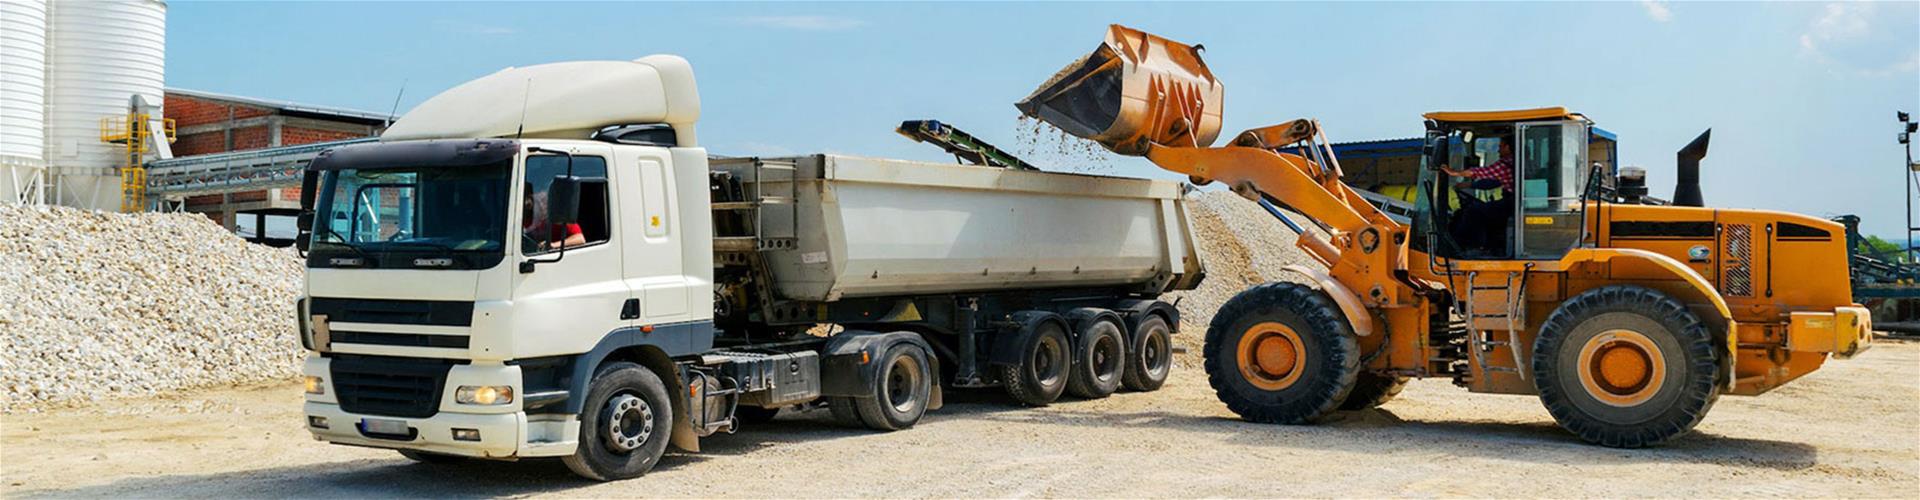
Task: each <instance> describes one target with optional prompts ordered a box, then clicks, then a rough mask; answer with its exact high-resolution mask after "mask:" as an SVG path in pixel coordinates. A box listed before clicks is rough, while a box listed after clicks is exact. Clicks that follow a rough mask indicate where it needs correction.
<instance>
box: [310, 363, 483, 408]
mask: <svg viewBox="0 0 1920 500" xmlns="http://www.w3.org/2000/svg"><path fill="white" fill-rule="evenodd" d="M454 364H456V362H455V361H453V360H445V359H421V358H399V357H388V356H347V355H341V356H336V357H334V358H333V363H332V367H333V390H334V392H335V393H337V394H335V397H336V398H337V399H338V400H339V401H340V409H342V410H346V411H347V412H348V413H359V414H363V415H381V416H388V417H404V418H427V417H431V416H433V415H434V414H435V413H438V412H439V411H440V395H441V391H442V387H445V386H446V382H447V372H448V371H449V370H452V369H453V365H454Z"/></svg>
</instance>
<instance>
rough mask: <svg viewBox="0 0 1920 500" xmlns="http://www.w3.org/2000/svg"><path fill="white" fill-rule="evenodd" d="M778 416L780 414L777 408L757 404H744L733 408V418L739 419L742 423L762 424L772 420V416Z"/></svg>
mask: <svg viewBox="0 0 1920 500" xmlns="http://www.w3.org/2000/svg"><path fill="white" fill-rule="evenodd" d="M778 416H780V409H779V408H762V407H758V406H745V405H742V406H736V407H734V408H733V418H735V419H737V420H739V421H740V423H743V424H764V423H767V422H772V421H773V417H778Z"/></svg>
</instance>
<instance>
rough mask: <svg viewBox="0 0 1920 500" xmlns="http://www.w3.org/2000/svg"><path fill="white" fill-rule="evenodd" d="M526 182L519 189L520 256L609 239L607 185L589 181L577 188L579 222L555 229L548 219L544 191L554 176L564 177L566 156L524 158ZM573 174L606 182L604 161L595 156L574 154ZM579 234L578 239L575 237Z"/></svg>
mask: <svg viewBox="0 0 1920 500" xmlns="http://www.w3.org/2000/svg"><path fill="white" fill-rule="evenodd" d="M526 172H527V173H526V179H524V184H522V185H521V188H522V189H523V190H524V191H523V192H524V193H525V194H523V195H522V196H521V210H520V214H521V215H520V220H521V222H520V233H521V238H520V243H521V253H522V254H525V255H534V254H540V253H546V252H551V251H554V250H558V249H559V248H560V247H561V246H562V245H563V244H566V243H567V242H568V241H570V240H571V241H573V242H574V243H573V244H572V246H569V247H568V248H577V247H578V246H586V245H594V244H598V243H604V242H606V241H607V240H608V239H609V238H611V237H612V228H611V225H610V224H609V222H610V221H611V220H612V216H611V213H610V210H609V207H608V202H607V183H605V182H589V183H583V184H581V186H580V217H579V222H577V223H575V224H568V225H567V226H565V227H560V226H557V225H555V224H553V223H551V221H550V220H549V219H548V217H547V190H548V189H549V188H551V187H552V186H553V178H554V176H559V175H566V173H567V157H566V156H562V155H534V156H529V157H527V169H526ZM573 175H574V176H575V177H580V178H583V179H596V178H597V179H606V178H607V160H606V158H602V157H598V156H585V155H576V156H574V157H573ZM575 235H579V237H577V238H576V237H575Z"/></svg>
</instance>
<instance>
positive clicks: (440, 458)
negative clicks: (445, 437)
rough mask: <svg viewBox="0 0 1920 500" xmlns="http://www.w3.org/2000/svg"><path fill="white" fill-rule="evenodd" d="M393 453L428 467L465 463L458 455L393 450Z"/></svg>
mask: <svg viewBox="0 0 1920 500" xmlns="http://www.w3.org/2000/svg"><path fill="white" fill-rule="evenodd" d="M394 451H398V452H400V456H403V457H407V460H412V461H415V462H420V463H423V464H429V465H451V464H457V463H461V462H465V461H467V457H463V456H459V455H448V454H445V453H434V452H431V451H420V450H394Z"/></svg>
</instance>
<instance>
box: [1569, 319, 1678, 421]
mask: <svg viewBox="0 0 1920 500" xmlns="http://www.w3.org/2000/svg"><path fill="white" fill-rule="evenodd" d="M1579 359H1580V367H1579V373H1580V385H1581V386H1582V387H1583V388H1585V389H1586V391H1587V394H1588V395H1590V396H1593V397H1594V399H1598V400H1600V402H1602V403H1606V404H1608V405H1612V406H1622V407H1625V406H1634V405H1638V404H1641V403H1645V402H1646V401H1647V400H1649V399H1652V398H1653V396H1654V395H1655V394H1658V393H1659V392H1660V388H1661V387H1662V386H1663V385H1664V384H1665V382H1666V362H1665V358H1663V357H1662V356H1661V354H1660V347H1659V346H1658V345H1656V344H1654V343H1653V340H1652V339H1649V338H1647V336H1646V335H1642V334H1640V333H1639V332H1635V331H1631V330H1610V331H1607V332H1602V333H1601V334H1599V335H1595V336H1594V337H1593V338H1591V339H1588V340H1587V342H1586V344H1585V345H1583V346H1581V349H1580V358H1579Z"/></svg>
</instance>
